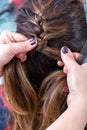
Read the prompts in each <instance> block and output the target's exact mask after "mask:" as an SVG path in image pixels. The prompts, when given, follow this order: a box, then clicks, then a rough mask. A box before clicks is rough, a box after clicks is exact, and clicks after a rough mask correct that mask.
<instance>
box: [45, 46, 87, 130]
mask: <svg viewBox="0 0 87 130" xmlns="http://www.w3.org/2000/svg"><path fill="white" fill-rule="evenodd" d="M64 48H65V49H64ZM61 50H62V51H61V58H62V61H63V63H61V65H64V69H63V71H64V73H65V74H66V75H67V84H68V89H69V95H68V97H67V105H68V108H67V110H66V111H65V112H64V113H63V114H62V115H61V116H60V117H59V118H58V119H57V120H56V121H55V122H54V123H53V124H52V125H51V126H50V127H48V128H47V129H46V130H84V128H85V125H86V124H87V81H86V78H87V63H85V64H83V65H79V64H78V63H77V62H76V60H75V57H77V56H73V54H72V52H71V51H70V50H69V49H66V47H63V48H62V49H61ZM64 50H67V51H65V52H64ZM59 64H60V63H59Z"/></svg>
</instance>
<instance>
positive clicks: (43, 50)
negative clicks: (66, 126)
mask: <svg viewBox="0 0 87 130" xmlns="http://www.w3.org/2000/svg"><path fill="white" fill-rule="evenodd" d="M16 22H17V32H19V33H22V34H23V35H25V36H26V37H27V38H33V37H34V38H36V39H37V43H38V45H37V47H36V48H35V49H34V50H32V51H31V52H28V54H27V60H26V62H24V63H21V62H20V61H19V60H18V59H17V58H14V59H13V60H12V61H11V62H10V63H9V64H8V65H6V66H5V68H4V78H5V88H6V94H7V100H8V102H9V104H10V106H11V108H12V112H13V116H14V128H15V130H45V129H46V128H47V127H48V126H49V125H50V124H51V123H52V122H53V121H55V120H56V119H57V118H58V117H59V116H60V115H61V113H62V112H64V111H65V110H66V108H67V103H66V98H67V94H68V93H65V92H64V87H65V86H67V83H66V75H65V74H64V73H63V70H62V68H61V67H59V66H57V61H58V60H61V58H60V48H61V47H62V46H64V45H66V46H68V47H69V48H70V49H71V50H72V51H77V52H79V51H80V50H81V48H82V46H83V44H84V43H85V40H87V25H86V18H85V13H84V9H83V5H82V3H81V2H80V1H79V0H25V3H24V4H23V6H22V7H21V8H20V9H19V10H18V12H17V18H16Z"/></svg>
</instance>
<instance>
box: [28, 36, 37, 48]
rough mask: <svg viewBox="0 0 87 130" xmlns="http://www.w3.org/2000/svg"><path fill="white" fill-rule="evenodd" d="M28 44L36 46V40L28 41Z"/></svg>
mask: <svg viewBox="0 0 87 130" xmlns="http://www.w3.org/2000/svg"><path fill="white" fill-rule="evenodd" d="M29 43H30V44H31V45H32V46H33V45H35V44H36V40H35V39H34V38H32V39H29Z"/></svg>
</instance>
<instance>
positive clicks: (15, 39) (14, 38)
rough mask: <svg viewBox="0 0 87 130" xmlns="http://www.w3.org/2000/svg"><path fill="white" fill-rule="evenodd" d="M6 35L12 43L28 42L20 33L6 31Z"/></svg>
mask: <svg viewBox="0 0 87 130" xmlns="http://www.w3.org/2000/svg"><path fill="white" fill-rule="evenodd" d="M4 33H5V35H6V36H7V37H8V38H9V40H10V41H11V42H23V41H26V40H27V39H28V38H27V37H25V36H24V35H22V34H20V33H15V32H10V31H5V32H4Z"/></svg>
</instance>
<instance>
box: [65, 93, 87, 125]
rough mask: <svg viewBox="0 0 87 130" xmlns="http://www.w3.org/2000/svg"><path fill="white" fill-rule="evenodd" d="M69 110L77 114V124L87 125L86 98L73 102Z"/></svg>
mask: <svg viewBox="0 0 87 130" xmlns="http://www.w3.org/2000/svg"><path fill="white" fill-rule="evenodd" d="M67 110H68V111H71V112H72V111H73V113H74V112H75V116H76V119H77V120H76V121H77V122H83V124H84V125H86V124H87V115H86V114H87V98H85V96H84V97H83V96H82V95H81V96H79V97H78V98H76V99H75V100H73V101H72V102H71V103H70V105H69V107H68V109H67Z"/></svg>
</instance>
